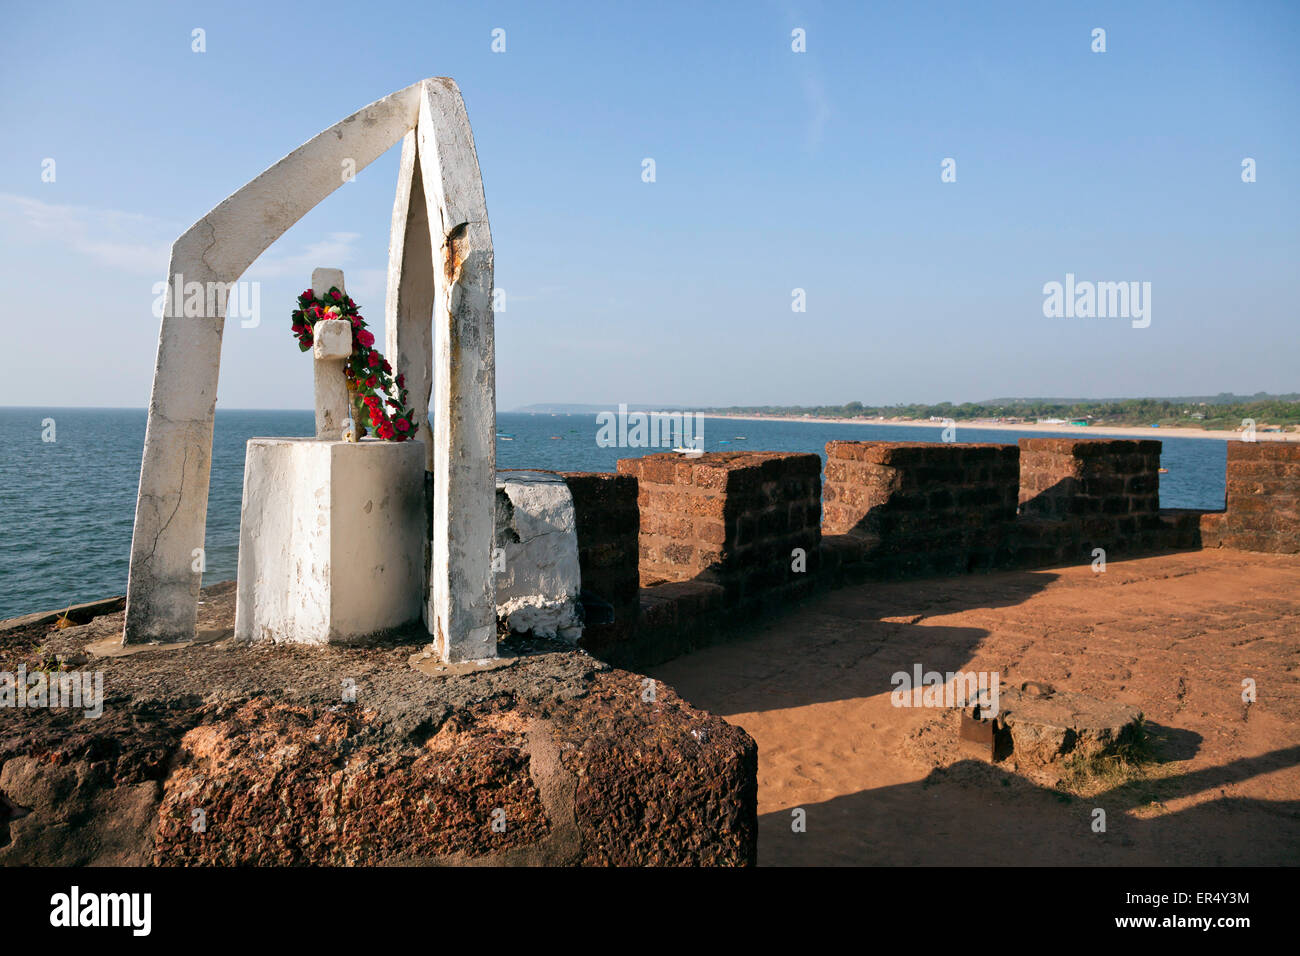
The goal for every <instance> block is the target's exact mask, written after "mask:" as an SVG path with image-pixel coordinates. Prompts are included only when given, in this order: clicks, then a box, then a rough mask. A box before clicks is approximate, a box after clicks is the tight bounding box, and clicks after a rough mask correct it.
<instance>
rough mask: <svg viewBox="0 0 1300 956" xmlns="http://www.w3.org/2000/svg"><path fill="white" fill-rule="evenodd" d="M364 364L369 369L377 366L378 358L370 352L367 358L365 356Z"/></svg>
mask: <svg viewBox="0 0 1300 956" xmlns="http://www.w3.org/2000/svg"><path fill="white" fill-rule="evenodd" d="M366 363H367V364H368V365H369V366H370V367H371V368H374V367H375V366H376V365H378V364H379V356H378V355H376V354H375V353H374V352H371V353H370V354H369V355H368V356H366Z"/></svg>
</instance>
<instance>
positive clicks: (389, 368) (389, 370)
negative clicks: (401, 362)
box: [384, 359, 393, 375]
mask: <svg viewBox="0 0 1300 956" xmlns="http://www.w3.org/2000/svg"><path fill="white" fill-rule="evenodd" d="M384 372H385V374H388V375H391V374H392V373H393V367H392V366H391V365H389V364H388V359H384Z"/></svg>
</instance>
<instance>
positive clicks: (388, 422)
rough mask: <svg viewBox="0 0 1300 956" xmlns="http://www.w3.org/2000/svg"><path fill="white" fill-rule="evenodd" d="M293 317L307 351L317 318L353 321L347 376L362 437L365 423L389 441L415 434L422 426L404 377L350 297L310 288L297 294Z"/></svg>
mask: <svg viewBox="0 0 1300 956" xmlns="http://www.w3.org/2000/svg"><path fill="white" fill-rule="evenodd" d="M292 318H293V334H294V335H295V336H296V337H297V339H298V348H299V350H301V351H303V352H306V351H307V350H308V349H310V348H311V347H312V345H313V344H314V342H315V340H316V339H315V331H314V329H315V326H316V323H317V322H319V321H321V320H323V319H347V320H348V321H350V322H351V323H352V355H351V357H350V358H349V359H348V361H347V364H346V365H344V366H343V375H344V377H345V378H347V380H348V396H349V398H351V400H352V421H353V424H354V425H355V426H356V429H357V437H358V438H361V437H363V436H364V435H365V434H366V430H367V428H369V430H370V431H372V432H373V433H374V434H375V435H377V436H378V437H379V438H382V439H384V440H385V441H406V439H408V438H414V437H415V432H416V430H417V429H418V428H419V426H418V425H416V424H415V422H413V421H412V420H411V416H412V414H413V412H412V411H411V410H410V409H409V408H407V407H406V401H407V399H406V382H405V380H404V377H403V376H401V375H398V376H397V377H396V378H393V374H392V373H393V369H392V366H390V365H389V364H388V360H387V359H385V358H384V356H383V355H382V354H380V352H379V350H378V349H376V348H375V347H374V345H375V336H374V333H373V332H371V331H369V330H368V329H367V328H366V321H365V319H363V318H362V317H361V313H360V312H359V311H358V310H357V304H356V303H355V302H353V301H352V299H351V298H349V297H347V296H345V295H343V293H342V292H340V291H339V290H338V288H337V287H334V286H331V287H330V290H329V292H327V293H325V295H324V296H323V297H320V296H317V295H316V293H315V291H314V290H312V289H308V290H307V291H306V292H304V293H303V294H302V295H300V296H298V308H297V309H295V310H294V311H293V313H292ZM394 395H396V396H397V397H396V398H394V397H393V396H394ZM363 413H364V414H363Z"/></svg>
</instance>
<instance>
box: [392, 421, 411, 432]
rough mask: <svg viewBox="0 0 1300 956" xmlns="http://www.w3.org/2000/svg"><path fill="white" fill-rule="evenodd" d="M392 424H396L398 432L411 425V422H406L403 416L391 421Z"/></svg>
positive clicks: (405, 429) (407, 428)
mask: <svg viewBox="0 0 1300 956" xmlns="http://www.w3.org/2000/svg"><path fill="white" fill-rule="evenodd" d="M393 425H394V426H396V428H397V430H398V431H399V432H404V431H407V430H409V429H410V427H411V423H410V422H408V421H407V420H406V419H405V418H399V419H398V420H397V421H395V422H393Z"/></svg>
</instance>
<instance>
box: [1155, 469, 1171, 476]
mask: <svg viewBox="0 0 1300 956" xmlns="http://www.w3.org/2000/svg"><path fill="white" fill-rule="evenodd" d="M1156 470H1157V471H1158V472H1160V474H1162V475H1167V474H1169V469H1168V468H1157V469H1156Z"/></svg>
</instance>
